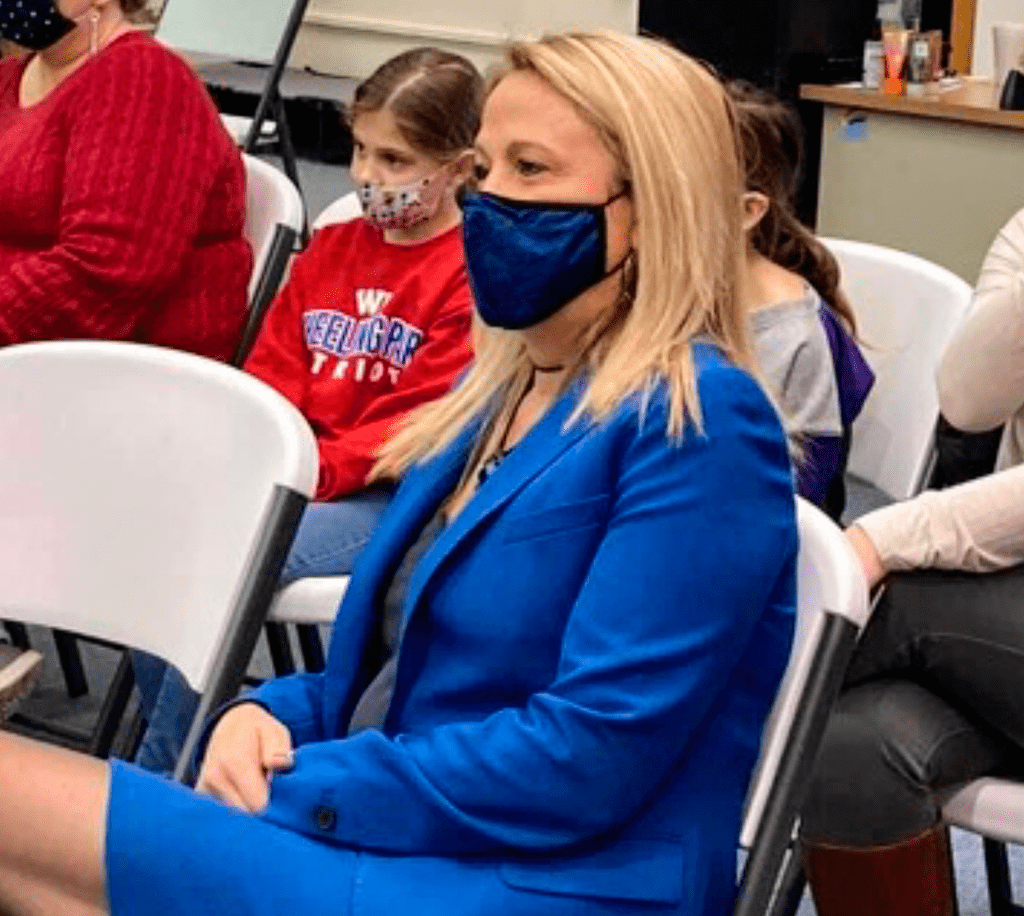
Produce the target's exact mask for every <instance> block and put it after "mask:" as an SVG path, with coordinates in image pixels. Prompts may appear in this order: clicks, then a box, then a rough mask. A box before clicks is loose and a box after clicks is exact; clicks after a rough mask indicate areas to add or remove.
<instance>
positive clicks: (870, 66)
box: [863, 19, 885, 89]
mask: <svg viewBox="0 0 1024 916" xmlns="http://www.w3.org/2000/svg"><path fill="white" fill-rule="evenodd" d="M883 79H885V45H883V44H882V20H881V19H876V20H875V30H874V32H873V33H872V35H871V38H869V39H868V40H867V41H865V42H864V77H863V82H864V88H865V89H881V88H882V80H883Z"/></svg>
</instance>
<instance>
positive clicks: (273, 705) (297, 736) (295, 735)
mask: <svg viewBox="0 0 1024 916" xmlns="http://www.w3.org/2000/svg"><path fill="white" fill-rule="evenodd" d="M323 683H324V676H323V675H322V674H293V675H290V676H289V677H280V678H274V679H273V680H271V681H267V682H266V683H265V684H263V685H262V686H260V687H258V688H256V689H255V690H253V691H251V692H250V693H247V694H245V696H243V697H242V698H241V699H240V700H239V702H242V703H245V702H254V703H259V704H260V706H262V707H263V708H264V709H266V710H267V712H269V713H270V714H271V715H272V716H273V717H274V718H275V719H277V720H278V721H279V722H281V723H283V724H284V725H285V726H286V727H287V729H288V731H289V732H291V736H292V744H293V745H294V746H295V747H301V746H302V745H303V744H309V743H310V742H312V741H320V740H321V739H322V737H323V735H322V729H321V722H322V717H321V709H322V705H321V700H322V697H323Z"/></svg>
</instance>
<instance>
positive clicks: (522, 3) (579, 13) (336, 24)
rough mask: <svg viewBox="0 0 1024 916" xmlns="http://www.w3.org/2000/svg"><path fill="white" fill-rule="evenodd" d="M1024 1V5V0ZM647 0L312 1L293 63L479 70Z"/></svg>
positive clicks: (334, 69)
mask: <svg viewBox="0 0 1024 916" xmlns="http://www.w3.org/2000/svg"><path fill="white" fill-rule="evenodd" d="M1022 2H1024V0H1022ZM638 3H639V0H430V2H426V0H312V2H311V3H310V6H309V10H308V11H307V13H306V19H305V24H304V25H303V28H302V32H301V33H300V35H299V40H298V42H297V43H296V48H295V54H294V56H293V58H292V62H293V65H295V66H300V67H303V66H309V67H312V68H313V69H315V70H319V71H322V72H325V73H333V74H337V75H339V76H356V77H363V76H367V75H369V74H370V73H371V72H372V71H373V70H374V69H375V68H376V67H377V66H378V65H379V64H381V63H383V62H384V61H385V60H387V58H389V57H391V56H393V55H395V54H397V53H399V52H400V51H404V50H406V49H408V48H410V47H414V46H416V45H422V44H432V45H438V46H440V47H444V48H448V49H450V50H452V51H456V52H458V53H460V54H465V55H466V56H467V57H469V58H470V59H471V60H473V62H474V63H476V64H477V66H480V67H486V66H487V65H488V64H489V63H491V62H492V61H494V60H495V59H496V58H497V56H498V53H499V51H500V49H501V47H502V46H503V45H504V44H505V43H506V42H507V41H508V40H509V39H512V38H522V37H529V36H536V35H541V34H543V33H544V32H558V31H565V30H568V29H594V28H608V29H615V30H617V31H623V32H634V33H635V32H636V30H637V21H638V18H637V17H638Z"/></svg>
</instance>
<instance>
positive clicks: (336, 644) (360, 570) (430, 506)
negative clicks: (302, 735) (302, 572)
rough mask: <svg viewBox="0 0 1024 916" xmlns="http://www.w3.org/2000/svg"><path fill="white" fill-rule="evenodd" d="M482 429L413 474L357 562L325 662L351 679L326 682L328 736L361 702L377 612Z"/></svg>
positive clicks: (463, 436)
mask: <svg viewBox="0 0 1024 916" xmlns="http://www.w3.org/2000/svg"><path fill="white" fill-rule="evenodd" d="M478 425H479V424H473V425H471V427H470V428H468V429H467V430H466V431H464V432H463V433H462V434H461V435H460V436H459V437H458V438H457V439H456V440H455V442H453V443H452V445H451V446H449V447H448V448H447V449H445V451H444V452H442V453H441V454H440V455H438V456H437V457H436V458H434V459H433V460H431V461H429V462H427V463H426V464H425V465H422V466H419V467H414V468H413V469H411V470H410V471H409V473H408V475H407V480H406V481H405V482H404V483H403V485H402V486H401V487H400V488H399V490H398V493H396V495H395V498H394V499H393V500H392V501H391V505H390V506H389V507H388V510H387V511H386V512H385V513H384V517H383V518H382V520H381V524H380V527H379V528H378V529H377V530H376V531H375V532H374V535H373V537H372V538H371V539H370V542H369V543H368V544H367V545H366V547H365V549H364V550H363V552H362V554H361V555H360V557H359V559H358V560H357V562H356V567H355V569H354V570H353V575H352V577H351V581H350V584H349V588H348V590H347V591H346V593H345V597H344V598H343V599H342V603H341V608H340V609H339V612H338V615H337V618H336V620H335V624H334V633H333V634H332V637H331V646H330V652H329V656H328V660H327V667H328V669H329V670H331V671H334V672H349V673H350V676H347V677H334V678H328V679H327V680H326V681H325V684H324V709H323V712H324V730H325V734H334V730H335V729H336V728H339V727H340V722H341V721H342V720H344V719H345V717H346V716H347V715H349V714H350V713H351V708H350V707H351V706H352V705H353V704H354V703H355V701H356V699H357V698H358V692H359V691H361V690H362V689H363V688H364V686H365V684H363V683H362V678H361V677H360V672H362V671H363V667H364V665H365V657H366V645H367V642H368V641H369V640H370V638H371V637H372V635H373V632H374V628H377V629H378V630H379V628H380V616H379V614H378V612H377V611H378V608H379V607H380V602H381V601H382V600H383V596H384V591H385V589H386V588H387V587H388V585H389V584H390V582H391V579H392V577H393V576H394V574H395V571H396V570H397V569H398V566H399V565H400V564H401V562H402V557H404V556H405V553H406V551H408V549H409V547H411V546H412V543H413V541H414V540H415V539H416V537H417V536H418V535H419V533H420V531H422V529H423V527H424V525H426V524H427V522H428V521H429V520H430V518H431V517H432V516H433V514H434V513H435V512H436V511H437V508H438V506H440V504H441V502H442V501H443V500H444V499H445V498H446V497H447V496H448V494H449V493H451V492H452V490H453V489H454V488H455V486H456V485H457V483H458V481H459V477H460V475H461V474H462V469H463V467H464V465H465V462H466V458H467V455H468V453H469V450H470V448H471V446H472V444H473V441H474V438H475V436H476V430H477V427H478ZM363 673H364V674H366V672H363ZM373 673H375V672H371V673H370V675H369V676H372V674H373Z"/></svg>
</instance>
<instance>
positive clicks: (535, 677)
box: [0, 35, 797, 916]
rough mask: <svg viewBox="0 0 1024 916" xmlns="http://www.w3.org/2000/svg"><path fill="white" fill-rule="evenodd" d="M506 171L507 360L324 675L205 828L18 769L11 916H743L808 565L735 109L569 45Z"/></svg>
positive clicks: (164, 810)
mask: <svg viewBox="0 0 1024 916" xmlns="http://www.w3.org/2000/svg"><path fill="white" fill-rule="evenodd" d="M477 156H478V166H479V172H480V189H481V190H480V193H479V194H478V195H477V196H471V197H470V198H468V200H467V202H466V209H465V223H464V225H465V240H466V256H467V264H468V266H469V270H470V277H471V281H472V283H473V286H474V292H475V298H476V300H477V306H478V309H479V312H480V317H481V318H482V319H483V321H484V322H485V324H486V326H484V327H481V328H480V341H479V343H480V348H479V351H478V352H479V359H478V362H477V363H476V365H475V367H474V368H473V370H472V372H471V373H470V374H469V376H468V377H467V378H466V379H465V381H464V383H463V384H462V385H461V386H460V387H459V388H458V389H457V390H456V391H455V392H454V393H453V394H451V395H450V396H448V397H446V398H443V399H441V400H440V401H437V402H434V403H433V404H431V405H430V406H428V407H425V408H422V409H421V410H420V411H419V413H418V414H417V415H416V416H415V418H414V419H413V420H412V421H411V425H410V426H409V427H408V429H407V430H406V431H405V433H404V434H400V435H399V436H398V437H397V438H396V439H394V440H393V441H392V444H391V445H390V446H389V447H388V449H387V451H386V453H385V454H384V456H383V459H382V469H386V470H387V471H388V472H390V473H395V472H404V474H405V479H404V482H403V484H402V486H401V488H400V489H399V491H398V493H397V494H396V496H395V498H394V501H393V503H392V505H391V507H390V508H389V511H388V513H387V514H386V515H385V518H384V520H383V522H382V524H381V527H380V528H379V529H378V531H377V534H376V535H375V537H374V539H373V540H371V542H370V544H369V545H368V547H367V548H366V551H365V553H364V554H363V555H362V557H361V558H360V560H359V562H358V564H357V565H356V569H355V571H354V574H353V579H352V584H351V586H350V588H349V592H348V595H347V596H346V598H345V603H344V606H343V607H342V609H341V612H340V614H339V616H338V624H337V626H336V628H335V633H334V641H333V644H332V647H331V654H330V661H329V664H328V668H327V671H326V672H325V673H324V674H322V675H300V676H297V677H292V678H287V679H283V680H280V681H275V682H271V683H269V684H267V685H265V686H264V687H263V688H261V689H259V690H257V691H256V692H254V693H252V694H249V695H248V696H246V697H243V698H242V699H241V700H240V701H238V702H237V703H235V704H233V705H231V706H229V707H228V708H227V709H226V710H224V711H222V713H221V715H220V717H219V719H217V720H216V722H215V725H214V727H213V729H212V734H211V735H210V738H209V742H208V745H207V747H206V753H205V760H204V763H203V768H202V771H201V774H200V780H199V790H200V792H203V793H207V794H208V795H209V796H211V797H206V798H204V797H201V796H200V795H196V794H194V793H192V792H191V791H189V790H187V789H184V788H180V787H176V786H173V785H171V784H169V783H167V782H165V781H163V780H161V779H159V778H157V777H154V776H152V775H150V774H146V773H143V772H141V771H139V770H137V769H135V768H132V767H130V766H128V765H125V764H120V763H115V764H114V765H113V767H112V768H111V769H110V770H108V769H107V768H106V766H105V765H104V764H102V763H100V762H98V761H94V760H86V759H82V758H79V757H75V756H74V755H71V754H69V753H66V752H63V751H58V750H51V749H48V748H42V747H40V746H38V745H36V744H32V743H30V742H27V741H24V740H22V739H19V738H15V737H12V736H0V823H3V830H2V831H0V909H2V910H4V911H5V912H10V913H16V914H27V913H41V912H44V911H46V912H60V913H62V914H67V913H72V914H74V913H96V912H103V911H106V910H109V911H110V912H112V913H114V914H118V916H120V914H129V913H131V914H148V913H159V914H161V916H168V914H169V916H176V914H186V913H187V914H189V916H196V914H206V913H209V914H214V913H216V914H222V913H232V914H238V916H244V914H272V913H273V914H278V913H291V914H307V913H309V914H313V913H316V914H319V913H323V912H331V913H335V914H354V913H366V914H394V913H417V914H426V913H431V914H433V913H437V914H444V916H452V914H456V916H458V914H470V913H487V914H498V916H503V914H532V913H536V914H544V916H560V914H570V913H571V914H581V913H585V914H591V913H592V914H613V913H614V914H638V916H639V914H645V913H652V912H657V913H666V912H674V913H686V914H688V916H693V914H707V916H711V914H716V916H717V914H721V913H724V912H727V911H728V910H729V909H730V907H731V902H732V898H733V893H734V875H735V844H736V839H737V833H738V829H739V823H740V809H741V804H742V799H743V796H744V792H745V789H746V784H747V781H748V779H749V776H750V771H751V768H752V765H753V762H754V759H755V756H756V752H757V747H758V741H759V737H760V732H761V728H762V725H763V722H764V719H765V716H766V714H767V711H768V708H769V705H770V703H771V701H772V698H773V696H774V693H775V690H776V687H777V684H778V681H779V678H780V676H781V673H782V670H783V667H784V665H785V662H786V658H787V655H788V651H789V646H790V641H791V635H792V625H793V603H794V590H795V581H794V566H795V557H796V550H797V539H796V531H795V524H794V511H793V495H792V483H791V478H790V469H789V463H788V458H787V452H786V444H785V441H784V436H783V433H782V431H781V428H780V425H779V423H778V421H777V419H776V417H775V414H774V412H773V410H772V408H771V406H770V405H769V402H768V400H767V398H766V397H765V395H764V394H763V393H762V390H761V389H760V387H759V386H758V385H757V384H756V383H755V382H754V381H753V379H752V378H751V376H750V375H749V374H748V373H747V367H748V366H749V365H750V363H751V357H750V350H749V343H748V341H747V339H746V333H745V330H744V320H743V315H742V314H741V312H740V310H739V307H738V305H737V297H736V276H737V271H738V265H739V260H740V257H741V254H742V248H741V235H740V208H739V201H740V191H741V185H740V170H739V166H738V162H737V153H736V142H735V136H734V129H733V119H732V117H731V110H730V105H729V102H728V100H727V98H726V96H725V93H724V91H723V90H722V88H721V86H720V85H719V84H718V83H717V82H716V80H715V79H714V78H713V77H712V76H711V75H709V74H708V73H707V72H706V71H705V70H704V69H703V68H702V67H701V66H699V65H697V64H695V63H694V62H692V61H691V60H689V59H688V58H685V57H683V56H682V55H680V54H678V53H676V52H674V51H671V50H669V49H667V48H665V47H662V46H661V45H658V44H655V43H653V42H650V41H647V40H645V39H639V38H626V37H615V36H611V35H603V36H561V37H553V38H547V39H544V40H541V41H539V42H535V43H529V44H522V45H517V46H514V47H513V48H511V49H510V50H509V51H508V53H507V55H506V60H505V64H504V66H503V67H502V68H501V70H500V71H499V72H498V74H497V76H496V77H495V78H494V81H493V83H492V86H491V89H490V93H489V97H488V100H487V104H486V108H485V112H484V116H483V126H482V129H481V132H480V135H479V138H478V145H477ZM680 240H682V245H680Z"/></svg>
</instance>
